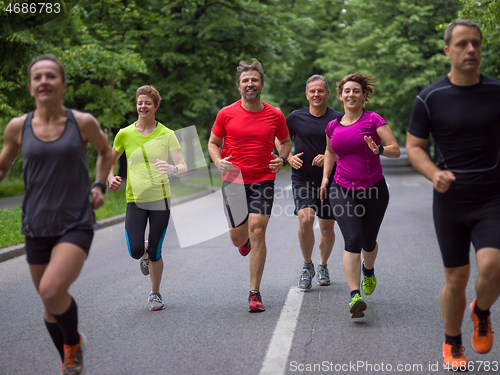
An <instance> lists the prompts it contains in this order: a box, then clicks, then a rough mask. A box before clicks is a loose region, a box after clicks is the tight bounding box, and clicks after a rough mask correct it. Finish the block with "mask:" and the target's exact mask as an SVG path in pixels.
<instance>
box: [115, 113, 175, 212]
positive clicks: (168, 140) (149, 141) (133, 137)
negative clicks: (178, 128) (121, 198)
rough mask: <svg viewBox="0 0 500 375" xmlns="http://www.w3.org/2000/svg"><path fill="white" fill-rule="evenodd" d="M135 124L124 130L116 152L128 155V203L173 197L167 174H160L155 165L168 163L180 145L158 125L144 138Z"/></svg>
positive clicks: (170, 131)
mask: <svg viewBox="0 0 500 375" xmlns="http://www.w3.org/2000/svg"><path fill="white" fill-rule="evenodd" d="M135 124H136V123H135V122H134V123H133V124H131V125H129V126H127V127H126V128H123V129H121V130H120V131H119V132H118V134H117V135H116V137H115V142H114V144H113V148H114V149H115V150H116V151H117V152H120V153H121V152H123V151H125V154H126V155H127V189H126V197H127V202H153V201H158V200H162V199H166V198H169V197H170V183H169V181H168V176H167V175H166V174H160V173H159V172H158V170H157V169H156V167H155V166H154V164H155V163H156V161H157V160H164V161H166V160H167V159H168V155H169V151H173V150H179V149H180V148H181V145H180V144H179V141H178V140H177V137H176V136H175V133H174V131H173V130H171V129H169V128H167V127H166V126H164V125H162V124H160V123H158V125H157V126H156V129H155V130H154V131H153V132H152V133H151V134H149V135H147V136H144V135H142V134H141V133H139V131H138V130H137V129H136V127H135Z"/></svg>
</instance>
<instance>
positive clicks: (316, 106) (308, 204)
mask: <svg viewBox="0 0 500 375" xmlns="http://www.w3.org/2000/svg"><path fill="white" fill-rule="evenodd" d="M329 94H330V92H329V91H328V82H327V80H326V78H325V77H323V76H322V75H319V74H316V75H313V76H311V77H310V78H309V79H308V80H307V82H306V98H307V100H308V101H309V107H306V108H302V109H299V110H297V111H293V112H292V113H290V115H288V117H287V119H286V122H287V126H288V131H289V133H290V137H291V138H293V139H295V155H293V154H292V153H290V155H289V156H288V159H287V160H288V162H289V163H290V165H291V166H292V189H293V198H294V202H295V211H294V213H295V214H296V215H298V217H299V244H300V249H301V251H302V255H303V257H304V265H303V268H302V271H301V274H300V280H299V288H301V289H310V288H311V286H312V285H311V282H312V279H313V277H314V276H315V274H316V273H315V270H314V264H313V262H312V259H311V257H312V252H313V247H314V230H313V225H314V217H315V215H317V216H318V223H319V229H320V232H321V235H320V239H319V249H320V256H321V260H320V264H319V267H318V270H317V271H318V285H330V276H329V273H328V268H327V261H328V258H329V257H330V254H331V252H332V248H333V244H334V243H335V233H334V231H333V226H334V224H335V218H334V215H333V210H332V208H331V207H330V203H329V202H328V200H325V201H321V200H320V187H321V181H322V179H323V159H324V153H325V148H326V135H325V130H326V127H327V125H328V123H329V122H330V121H332V120H333V119H335V118H337V117H339V116H342V113H340V112H337V111H335V110H333V109H331V108H328V105H327V99H328V96H329ZM332 173H333V172H332ZM332 180H333V178H331V179H330V181H332Z"/></svg>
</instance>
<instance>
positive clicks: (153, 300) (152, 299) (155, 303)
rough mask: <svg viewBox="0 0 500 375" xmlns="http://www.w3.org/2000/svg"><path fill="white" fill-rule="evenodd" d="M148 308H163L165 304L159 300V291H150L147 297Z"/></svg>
mask: <svg viewBox="0 0 500 375" xmlns="http://www.w3.org/2000/svg"><path fill="white" fill-rule="evenodd" d="M148 304H149V309H150V310H151V311H158V310H163V309H164V308H165V305H164V304H163V302H162V300H161V294H160V293H159V292H152V293H151V294H150V295H149V298H148Z"/></svg>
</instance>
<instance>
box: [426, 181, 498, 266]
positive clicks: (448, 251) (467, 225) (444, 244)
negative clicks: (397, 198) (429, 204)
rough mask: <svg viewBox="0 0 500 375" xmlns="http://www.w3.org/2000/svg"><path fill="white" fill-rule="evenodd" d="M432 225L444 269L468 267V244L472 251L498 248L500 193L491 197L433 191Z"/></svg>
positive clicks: (490, 195) (488, 195) (489, 195)
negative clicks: (472, 248) (472, 247)
mask: <svg viewBox="0 0 500 375" xmlns="http://www.w3.org/2000/svg"><path fill="white" fill-rule="evenodd" d="M433 215H434V226H435V228H436V234H437V238H438V242H439V247H440V249H441V255H442V257H443V262H444V266H445V267H447V268H452V267H461V266H465V265H468V264H469V252H470V245H471V243H472V244H473V245H474V249H475V250H476V252H477V251H478V250H479V249H482V248H485V247H493V248H496V249H500V191H499V192H495V193H494V194H479V193H456V192H447V193H444V194H441V193H438V192H437V191H435V190H434V203H433Z"/></svg>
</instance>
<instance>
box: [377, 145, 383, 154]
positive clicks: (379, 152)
mask: <svg viewBox="0 0 500 375" xmlns="http://www.w3.org/2000/svg"><path fill="white" fill-rule="evenodd" d="M382 155H384V146H382V145H381V144H380V145H379V146H378V156H382Z"/></svg>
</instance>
